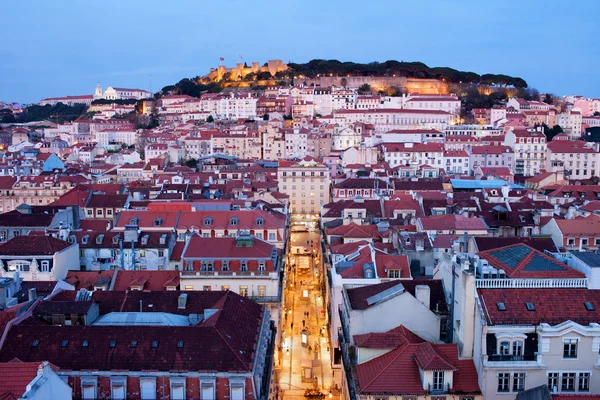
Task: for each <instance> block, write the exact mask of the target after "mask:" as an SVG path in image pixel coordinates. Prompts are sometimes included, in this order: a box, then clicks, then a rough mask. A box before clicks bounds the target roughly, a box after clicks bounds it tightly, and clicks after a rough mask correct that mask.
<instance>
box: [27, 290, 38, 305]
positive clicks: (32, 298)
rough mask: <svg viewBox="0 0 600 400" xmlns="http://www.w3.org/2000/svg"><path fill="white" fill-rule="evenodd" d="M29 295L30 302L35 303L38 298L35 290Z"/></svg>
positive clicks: (29, 292)
mask: <svg viewBox="0 0 600 400" xmlns="http://www.w3.org/2000/svg"><path fill="white" fill-rule="evenodd" d="M27 293H28V294H29V301H30V302H31V301H35V299H36V298H37V294H36V291H35V288H31V289H29V290H28V292H27Z"/></svg>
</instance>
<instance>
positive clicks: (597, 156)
mask: <svg viewBox="0 0 600 400" xmlns="http://www.w3.org/2000/svg"><path fill="white" fill-rule="evenodd" d="M546 171H548V172H557V171H563V172H564V176H565V178H566V179H570V180H578V179H581V180H585V179H590V178H591V177H593V176H598V175H600V153H599V152H598V151H596V150H595V149H594V148H593V147H592V146H591V143H590V144H588V143H587V142H584V141H583V140H557V138H556V137H555V138H554V140H552V141H551V142H550V143H548V150H547V156H546Z"/></svg>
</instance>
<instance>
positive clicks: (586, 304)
mask: <svg viewBox="0 0 600 400" xmlns="http://www.w3.org/2000/svg"><path fill="white" fill-rule="evenodd" d="M583 305H584V306H585V309H586V310H588V311H594V310H595V309H596V308H595V307H594V305H593V304H592V303H590V302H589V301H586V302H585V303H583Z"/></svg>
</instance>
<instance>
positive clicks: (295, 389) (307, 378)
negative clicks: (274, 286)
mask: <svg viewBox="0 0 600 400" xmlns="http://www.w3.org/2000/svg"><path fill="white" fill-rule="evenodd" d="M306 225H307V226H308V227H306V228H305V227H304V226H296V225H294V227H293V228H292V233H291V235H290V243H289V245H288V249H289V252H288V255H287V257H288V259H287V265H288V269H287V271H286V273H285V280H284V288H285V289H284V298H283V304H282V307H283V308H282V320H281V325H280V326H281V341H280V344H279V347H278V350H277V351H276V356H275V371H276V374H277V375H276V380H277V382H278V388H279V397H280V398H281V397H283V398H285V399H300V398H305V397H304V396H305V394H308V393H307V392H306V391H307V390H312V391H314V393H312V394H317V392H320V393H322V394H323V395H324V396H325V397H326V398H330V396H329V393H330V389H331V387H332V382H333V372H332V369H331V359H330V343H329V340H328V331H327V328H328V321H327V314H326V310H325V309H326V305H325V304H323V302H324V300H323V295H322V290H323V285H324V283H323V266H322V263H321V246H320V232H319V228H318V225H317V224H316V223H312V224H311V223H307V224H306ZM332 397H333V396H332ZM335 397H337V396H335Z"/></svg>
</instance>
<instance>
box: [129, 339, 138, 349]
mask: <svg viewBox="0 0 600 400" xmlns="http://www.w3.org/2000/svg"><path fill="white" fill-rule="evenodd" d="M137 344H138V342H137V340H133V341H132V342H131V344H130V345H129V347H131V348H132V349H135V348H136V347H137Z"/></svg>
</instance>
